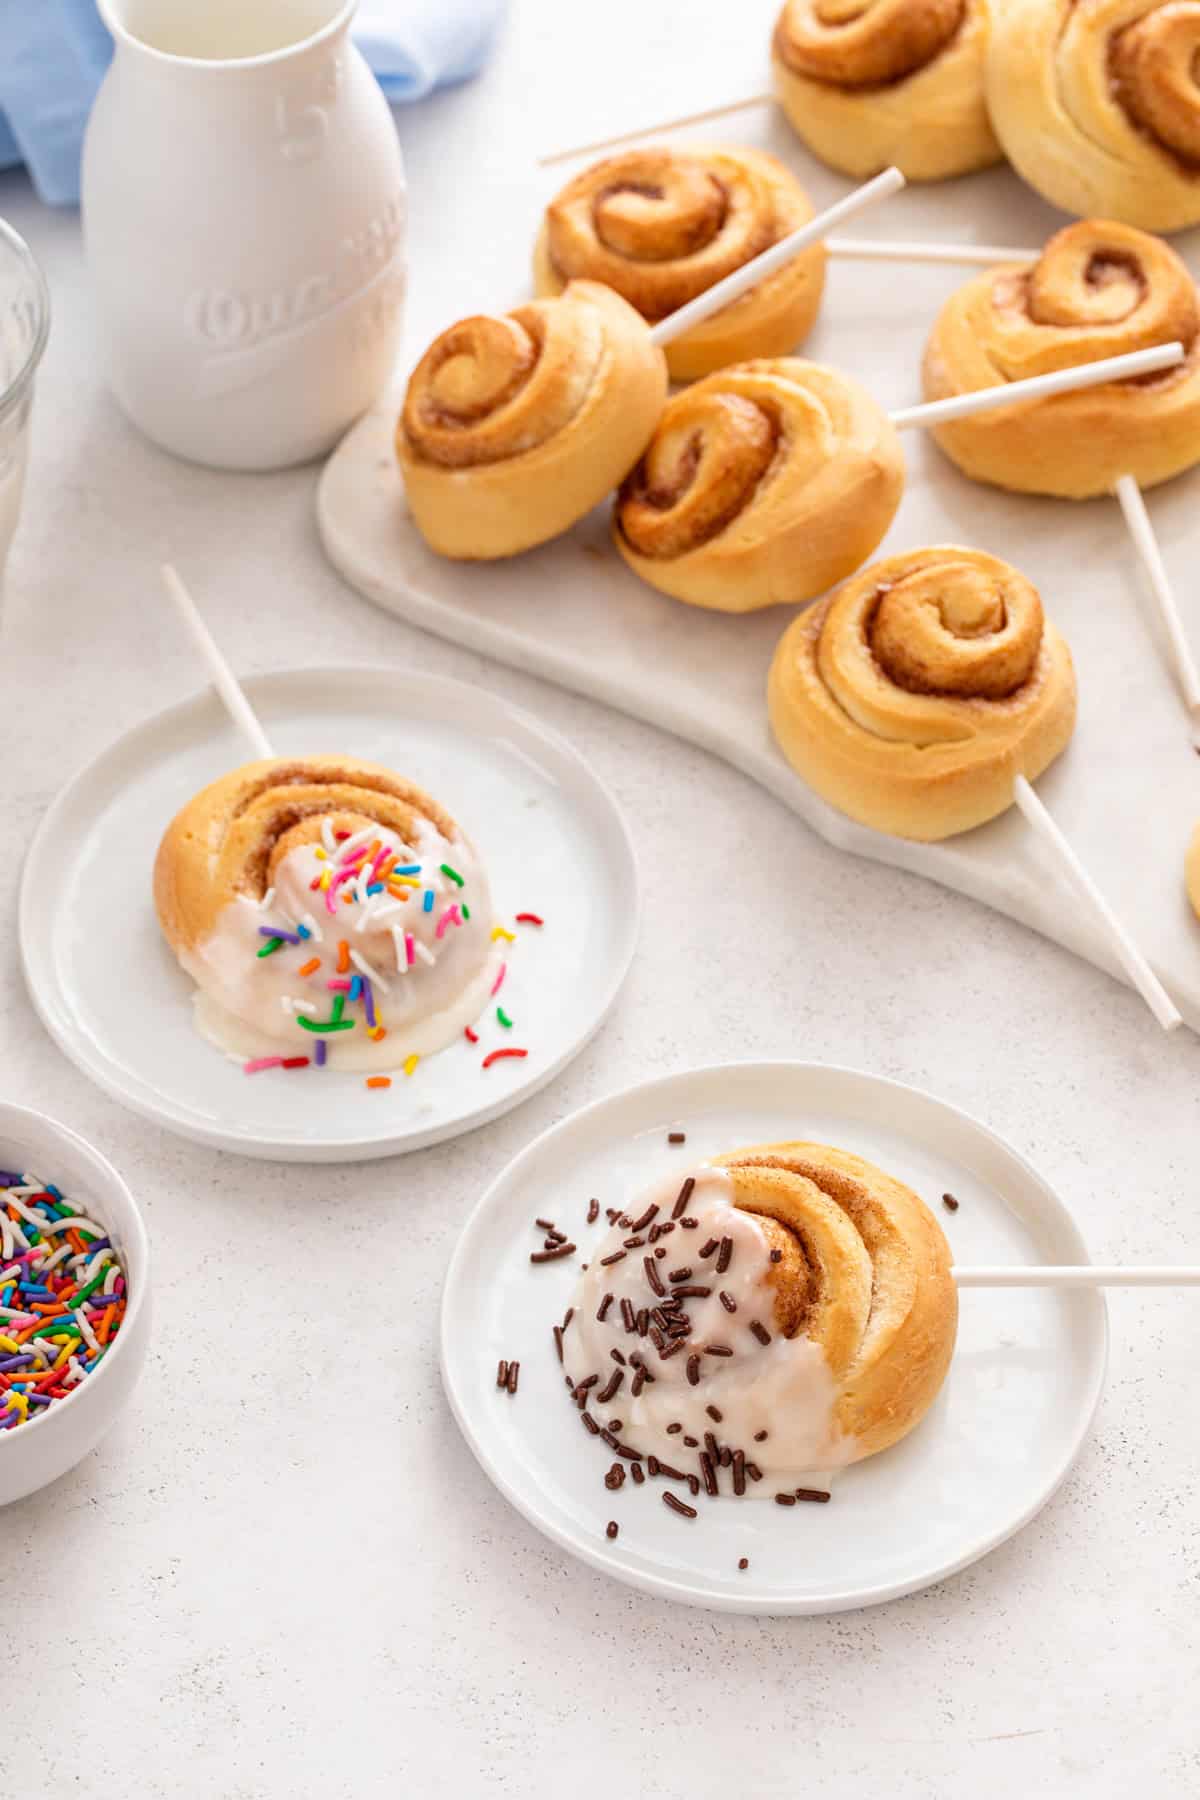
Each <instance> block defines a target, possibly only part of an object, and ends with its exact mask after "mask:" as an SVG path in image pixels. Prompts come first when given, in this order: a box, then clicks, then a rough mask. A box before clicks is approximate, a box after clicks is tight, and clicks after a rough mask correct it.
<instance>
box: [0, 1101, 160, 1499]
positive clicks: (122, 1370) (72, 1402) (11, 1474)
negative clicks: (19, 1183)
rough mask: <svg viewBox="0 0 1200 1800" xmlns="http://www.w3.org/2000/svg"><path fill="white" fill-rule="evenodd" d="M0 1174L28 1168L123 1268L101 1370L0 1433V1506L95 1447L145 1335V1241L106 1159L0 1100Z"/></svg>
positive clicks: (127, 1386)
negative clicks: (120, 1309)
mask: <svg viewBox="0 0 1200 1800" xmlns="http://www.w3.org/2000/svg"><path fill="white" fill-rule="evenodd" d="M0 1169H6V1170H17V1169H19V1170H21V1171H22V1172H24V1171H26V1170H30V1169H31V1170H33V1172H34V1173H35V1174H36V1175H38V1176H40V1177H41V1179H42V1180H43V1181H52V1182H53V1183H54V1184H55V1186H56V1187H60V1188H61V1189H62V1191H63V1193H64V1194H65V1195H66V1197H67V1198H68V1199H69V1200H71V1201H73V1202H74V1203H75V1204H76V1205H77V1206H78V1208H79V1211H80V1212H81V1213H85V1214H86V1215H87V1216H88V1217H89V1218H92V1219H95V1220H96V1222H97V1224H99V1225H103V1227H104V1229H105V1231H106V1232H107V1233H108V1235H109V1237H110V1238H111V1239H112V1242H113V1245H114V1247H115V1248H116V1250H117V1252H118V1254H119V1255H120V1258H121V1261H122V1263H123V1265H124V1269H125V1279H126V1283H127V1292H128V1301H127V1305H126V1309H125V1318H124V1320H123V1322H122V1325H121V1329H120V1331H119V1332H118V1333H117V1335H116V1337H115V1338H114V1339H113V1342H112V1345H111V1347H110V1349H109V1350H108V1352H107V1353H106V1355H105V1356H104V1358H103V1360H102V1361H101V1363H100V1365H99V1367H98V1368H97V1369H95V1370H94V1371H93V1373H92V1374H90V1375H89V1376H87V1378H86V1379H85V1380H83V1381H81V1382H80V1383H79V1386H78V1387H77V1388H76V1389H75V1390H74V1392H73V1393H71V1394H70V1395H69V1396H68V1397H67V1399H65V1400H57V1401H56V1402H55V1403H54V1405H53V1406H49V1407H47V1408H46V1410H45V1411H44V1412H43V1413H42V1415H41V1417H40V1418H37V1419H31V1420H30V1421H29V1422H28V1424H25V1425H14V1426H12V1427H11V1429H10V1430H8V1431H2V1432H0V1506H7V1505H8V1504H9V1502H10V1501H12V1500H23V1499H24V1498H25V1496H26V1495H27V1494H33V1493H36V1491H37V1490H38V1488H43V1487H45V1486H46V1485H47V1483H48V1482H51V1481H57V1480H58V1477H59V1476H60V1475H65V1474H66V1472H67V1470H68V1469H73V1468H74V1467H75V1464H76V1463H77V1462H82V1460H83V1458H84V1457H85V1456H86V1455H87V1453H88V1451H89V1450H94V1449H95V1447H96V1445H97V1444H98V1443H99V1442H100V1439H101V1438H102V1437H103V1436H104V1434H105V1432H106V1431H107V1430H108V1429H109V1427H110V1426H111V1425H112V1424H113V1422H114V1421H115V1419H116V1417H117V1414H118V1413H119V1412H120V1410H121V1408H122V1407H123V1406H124V1405H125V1402H126V1401H127V1400H128V1399H129V1396H130V1395H131V1394H132V1392H133V1390H134V1387H135V1386H136V1384H137V1379H138V1376H139V1375H140V1374H141V1372H142V1365H143V1364H144V1362H145V1360H146V1345H147V1341H148V1338H149V1332H150V1244H149V1240H148V1238H147V1236H146V1227H145V1225H144V1224H143V1223H142V1217H141V1214H140V1213H139V1212H138V1209H137V1206H136V1205H135V1203H134V1199H133V1195H132V1194H131V1193H130V1191H129V1189H128V1188H127V1187H126V1185H125V1183H124V1182H123V1181H122V1179H121V1177H120V1176H119V1175H118V1174H117V1171H116V1170H115V1169H114V1168H113V1166H112V1164H111V1163H110V1162H107V1161H106V1160H105V1158H104V1157H103V1156H101V1155H100V1153H99V1152H98V1151H96V1150H93V1149H92V1147H91V1145H90V1144H87V1143H85V1142H84V1140H83V1139H82V1138H81V1137H78V1136H77V1135H76V1133H75V1132H73V1131H70V1130H68V1128H67V1127H66V1126H65V1125H60V1124H59V1123H58V1122H57V1120H55V1119H49V1118H47V1117H46V1115H45V1114H44V1113H39V1112H33V1111H31V1110H30V1109H29V1108H27V1107H24V1106H8V1105H6V1104H4V1103H3V1102H0Z"/></svg>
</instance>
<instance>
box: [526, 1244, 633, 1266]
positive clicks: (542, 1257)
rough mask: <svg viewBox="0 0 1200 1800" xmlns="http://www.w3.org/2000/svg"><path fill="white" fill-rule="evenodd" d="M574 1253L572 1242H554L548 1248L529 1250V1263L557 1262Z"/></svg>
mask: <svg viewBox="0 0 1200 1800" xmlns="http://www.w3.org/2000/svg"><path fill="white" fill-rule="evenodd" d="M574 1254H575V1246H574V1244H555V1245H554V1247H553V1249H550V1250H531V1251H530V1253H529V1260H530V1262H531V1263H548V1262H557V1261H558V1260H559V1258H560V1257H562V1256H574ZM622 1254H624V1252H622Z"/></svg>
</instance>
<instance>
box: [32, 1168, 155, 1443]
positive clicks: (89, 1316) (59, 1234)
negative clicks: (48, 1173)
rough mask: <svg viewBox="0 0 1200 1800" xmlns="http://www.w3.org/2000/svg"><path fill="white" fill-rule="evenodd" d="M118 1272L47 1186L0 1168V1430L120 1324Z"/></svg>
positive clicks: (86, 1226) (43, 1405) (107, 1245)
mask: <svg viewBox="0 0 1200 1800" xmlns="http://www.w3.org/2000/svg"><path fill="white" fill-rule="evenodd" d="M127 1298H128V1294H127V1284H126V1279H125V1270H124V1267H123V1265H122V1263H121V1259H120V1256H119V1255H118V1253H117V1251H116V1249H115V1247H114V1246H113V1244H112V1242H111V1241H110V1239H109V1237H108V1235H107V1233H106V1232H105V1230H104V1228H103V1226H101V1225H97V1224H96V1223H95V1222H94V1221H93V1220H91V1219H89V1218H86V1217H84V1216H83V1215H82V1214H80V1213H79V1212H77V1211H76V1209H75V1208H74V1207H73V1206H72V1205H71V1204H70V1202H69V1201H68V1200H67V1199H65V1198H64V1196H63V1194H62V1191H61V1190H60V1189H59V1188H56V1187H55V1186H54V1184H53V1183H52V1182H50V1183H44V1182H42V1181H41V1180H39V1178H38V1177H37V1176H36V1175H21V1174H17V1173H13V1172H9V1173H5V1174H0V1431H11V1430H14V1429H15V1428H16V1427H18V1426H20V1425H24V1424H26V1423H27V1422H32V1421H35V1420H36V1419H37V1418H38V1417H39V1416H40V1415H41V1414H42V1413H44V1412H47V1411H49V1409H50V1408H51V1407H52V1406H53V1405H54V1403H55V1401H57V1400H66V1399H68V1398H69V1397H70V1395H71V1393H72V1391H73V1390H74V1389H75V1388H76V1387H78V1385H79V1383H80V1382H81V1381H83V1380H85V1379H86V1378H87V1376H89V1375H90V1374H91V1373H92V1372H93V1370H94V1369H96V1368H97V1367H98V1366H99V1364H100V1363H101V1362H102V1361H103V1359H104V1356H105V1354H106V1352H107V1351H108V1349H109V1347H110V1346H111V1344H112V1343H113V1341H114V1339H115V1338H116V1336H117V1333H118V1332H119V1331H120V1329H121V1324H122V1321H123V1320H124V1317H125V1308H126V1303H127Z"/></svg>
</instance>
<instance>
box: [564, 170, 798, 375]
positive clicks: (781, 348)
mask: <svg viewBox="0 0 1200 1800" xmlns="http://www.w3.org/2000/svg"><path fill="white" fill-rule="evenodd" d="M812 211H813V209H812V206H811V205H810V203H809V200H808V196H807V195H806V194H805V192H804V189H803V188H802V187H801V186H800V183H799V182H798V181H797V180H796V178H795V176H794V175H792V174H791V173H790V172H789V171H788V170H787V169H785V168H784V166H783V164H782V163H781V162H777V161H776V159H775V158H774V157H773V156H768V155H767V154H766V153H765V151H761V150H732V149H711V150H710V149H697V148H692V147H689V148H688V149H687V150H686V151H683V150H672V149H668V148H665V147H660V148H653V149H645V150H630V151H627V152H626V153H625V154H624V155H621V156H610V157H606V158H605V160H604V161H603V162H599V163H596V164H595V165H594V166H593V167H592V168H590V169H585V170H584V171H583V173H582V174H580V175H576V176H575V178H574V179H573V180H572V181H569V182H568V183H567V185H566V187H564V188H563V189H562V191H561V193H559V194H558V195H557V196H556V197H555V199H554V200H552V201H551V203H550V205H549V206H548V207H547V209H546V217H545V220H544V222H543V224H542V229H541V232H540V233H539V236H538V241H537V245H536V248H535V250H534V259H533V269H534V285H535V287H536V289H537V292H538V293H539V294H557V293H560V292H561V291H562V289H563V287H564V285H565V284H566V283H567V282H568V281H573V280H578V279H579V278H581V277H582V278H585V279H587V280H591V281H603V282H607V284H608V286H609V287H612V288H615V289H616V291H617V293H619V294H622V295H623V296H624V298H625V299H626V300H628V301H629V304H630V305H631V306H635V307H636V308H637V310H638V311H639V312H640V313H641V315H642V317H643V318H644V319H647V320H650V321H652V322H653V321H657V320H659V319H664V318H666V316H667V314H668V313H673V312H676V311H678V309H679V308H680V307H681V306H686V304H687V303H688V301H689V300H694V299H695V298H696V297H697V296H698V295H699V294H703V293H706V292H707V290H708V289H709V288H710V287H712V286H714V284H715V283H716V282H718V281H721V280H723V279H724V278H725V276H726V275H731V274H732V273H733V272H734V270H735V269H740V268H741V267H742V265H743V264H744V263H748V262H750V261H751V260H752V259H753V258H754V257H756V256H758V255H760V254H761V252H762V251H764V250H767V249H769V248H770V246H771V245H772V244H774V243H777V242H778V241H779V239H780V238H783V237H786V236H787V235H788V233H789V232H792V231H796V230H798V228H799V227H800V226H801V225H803V224H805V223H806V222H807V221H808V220H809V219H811V218H812ZM824 284H825V248H824V245H822V244H814V245H812V246H811V247H810V248H809V249H808V250H804V251H801V253H800V254H799V255H798V256H796V257H793V259H792V260H791V262H789V263H788V264H787V265H786V267H784V268H782V269H778V270H776V272H775V274H774V275H768V276H767V277H766V279H765V280H763V281H761V282H760V283H759V284H758V286H757V287H755V288H752V289H751V290H750V292H749V293H747V294H743V295H742V296H741V297H740V299H738V300H735V301H733V303H732V304H731V305H729V306H726V307H724V308H723V309H722V310H721V311H720V312H719V313H715V314H714V315H713V317H712V318H710V319H706V320H705V321H704V322H703V323H702V324H700V325H697V326H694V327H693V329H692V330H691V331H689V332H686V333H685V334H684V336H683V337H681V338H678V339H677V340H676V341H675V342H674V343H673V344H671V345H669V346H668V349H667V367H668V369H669V370H670V372H671V374H672V376H673V377H674V379H675V380H676V381H692V380H694V379H695V378H696V377H697V376H700V375H707V374H708V373H709V372H710V370H712V369H719V368H723V367H724V365H725V364H726V363H731V362H740V361H742V360H743V359H744V358H746V357H750V356H782V355H786V354H787V353H788V352H789V351H791V350H794V349H795V348H796V347H797V345H798V344H800V343H802V342H803V340H804V338H805V337H807V335H808V333H809V331H810V330H811V328H812V324H813V320H814V319H815V318H816V315H817V309H818V307H819V306H820V304H821V293H822V290H823V288H824Z"/></svg>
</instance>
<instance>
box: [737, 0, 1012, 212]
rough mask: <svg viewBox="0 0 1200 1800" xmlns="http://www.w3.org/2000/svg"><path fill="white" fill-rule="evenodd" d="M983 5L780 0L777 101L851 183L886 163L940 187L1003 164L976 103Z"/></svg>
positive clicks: (990, 9) (927, 0) (941, 0)
mask: <svg viewBox="0 0 1200 1800" xmlns="http://www.w3.org/2000/svg"><path fill="white" fill-rule="evenodd" d="M994 11H995V8H994V6H993V3H992V0H787V4H786V5H785V6H784V8H783V11H782V12H781V13H780V15H779V19H778V22H777V24H776V26H775V35H774V39H773V41H772V63H773V67H774V71H775V91H776V93H777V95H778V97H779V102H780V105H781V106H782V107H783V110H784V112H785V113H786V114H787V117H788V120H789V121H790V123H791V124H792V126H793V127H794V128H795V130H796V132H797V133H798V134H799V136H800V137H801V138H802V139H803V141H804V142H805V143H806V144H807V145H808V147H809V149H810V150H812V151H814V152H815V153H816V155H817V156H819V157H820V158H821V160H822V162H827V163H829V164H830V165H831V167H833V168H835V169H844V170H845V172H846V174H848V175H859V176H863V175H874V174H875V173H876V171H877V170H879V169H883V168H886V167H887V166H888V165H889V164H891V163H894V164H896V166H897V167H898V168H900V169H902V170H903V172H904V174H905V175H906V176H907V177H908V179H909V180H910V181H940V180H941V179H942V178H943V177H945V176H948V175H962V174H965V173H966V172H967V171H968V170H971V169H982V168H986V167H987V165H988V164H989V163H994V162H998V161H999V160H1000V155H1001V151H1000V146H999V145H998V144H997V142H996V138H995V135H994V133H993V131H992V128H991V124H990V121H989V119H988V112H987V107H986V104H985V102H984V64H985V62H986V58H987V50H988V43H989V39H990V36H991V30H992V18H993V13H994Z"/></svg>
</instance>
